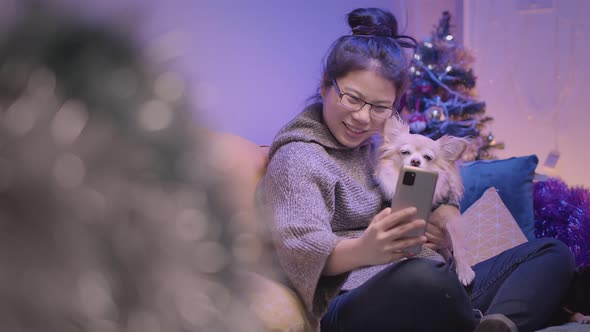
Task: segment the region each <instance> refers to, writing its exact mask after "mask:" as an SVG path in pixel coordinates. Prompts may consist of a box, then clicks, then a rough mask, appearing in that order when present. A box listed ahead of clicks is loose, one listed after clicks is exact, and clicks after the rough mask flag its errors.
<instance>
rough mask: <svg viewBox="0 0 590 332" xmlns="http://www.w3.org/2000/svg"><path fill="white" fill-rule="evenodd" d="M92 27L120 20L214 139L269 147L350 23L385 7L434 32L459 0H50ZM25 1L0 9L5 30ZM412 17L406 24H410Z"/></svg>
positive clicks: (0, 1) (413, 27) (6, 0)
mask: <svg viewBox="0 0 590 332" xmlns="http://www.w3.org/2000/svg"><path fill="white" fill-rule="evenodd" d="M52 1H54V2H58V3H61V4H63V5H64V6H65V7H67V8H68V9H70V10H72V11H75V12H76V13H78V14H80V15H83V16H86V17H88V18H91V19H98V20H107V21H109V20H110V21H124V22H125V23H126V25H127V26H128V27H130V28H131V29H134V30H136V32H137V34H138V35H139V37H140V39H141V40H142V42H143V43H144V44H145V46H146V48H148V50H149V52H150V53H151V54H153V55H154V57H156V58H158V59H159V60H160V61H162V62H163V63H164V64H166V65H168V66H171V67H172V68H176V69H177V70H178V71H179V72H180V73H181V74H182V76H184V77H185V78H186V79H187V80H188V84H187V85H186V86H185V91H187V92H188V93H190V94H191V95H192V96H194V99H195V105H197V106H198V107H199V109H200V112H199V114H200V115H201V117H202V118H203V119H204V120H205V121H206V123H207V125H208V126H209V127H211V128H213V129H215V130H220V131H227V132H231V133H234V134H238V135H242V136H244V137H246V138H248V139H251V140H253V141H255V142H257V143H259V144H268V143H269V142H270V141H271V140H272V138H273V137H274V135H275V133H276V132H277V131H278V130H279V129H280V127H281V126H282V125H284V124H285V123H286V122H287V121H288V120H290V119H291V118H293V117H294V116H295V115H296V114H297V113H298V112H299V111H300V110H301V109H302V107H303V106H304V105H305V102H306V99H307V98H308V97H309V96H311V95H313V94H314V93H315V92H316V89H317V86H318V83H319V79H320V72H321V66H322V59H323V58H324V56H325V54H326V51H327V49H328V47H329V45H330V44H331V43H332V42H333V41H334V40H335V39H336V38H338V37H339V36H341V35H343V34H347V33H349V30H348V29H347V25H346V23H345V15H346V13H348V12H349V11H351V10H352V9H354V8H357V7H382V8H386V9H389V10H391V11H392V12H394V13H395V14H396V16H397V17H398V20H399V23H400V26H401V30H402V32H405V33H409V34H412V35H415V36H417V37H418V39H419V38H421V37H422V36H425V35H427V34H429V33H430V30H431V28H432V26H433V25H434V23H436V21H437V20H438V18H439V16H440V14H441V12H442V11H443V10H447V9H450V10H451V11H454V10H455V7H456V3H457V2H458V1H457V0H444V1H438V0H419V1H416V0H400V1H391V0H363V1H361V0H324V1H263V0H248V1H240V0H197V1H195V0H168V1H164V0H147V1H146V0H124V1H122V0H102V1H90V0H83V1H81V0H52ZM18 2H19V0H0V8H3V9H2V11H1V12H0V21H2V19H6V18H9V17H11V16H12V15H11V13H12V9H14V7H15V4H16V3H18ZM408 17H410V20H409V22H408V19H407V18H408Z"/></svg>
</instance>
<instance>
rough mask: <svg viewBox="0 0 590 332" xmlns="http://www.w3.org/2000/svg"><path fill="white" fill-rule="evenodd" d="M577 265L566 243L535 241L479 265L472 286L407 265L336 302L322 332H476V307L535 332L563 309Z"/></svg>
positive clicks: (415, 263) (415, 262) (423, 264)
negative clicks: (564, 297)
mask: <svg viewBox="0 0 590 332" xmlns="http://www.w3.org/2000/svg"><path fill="white" fill-rule="evenodd" d="M574 265H575V264H574V258H573V255H572V253H571V252H570V250H569V248H567V246H565V245H564V244H563V243H562V242H561V241H558V240H555V239H549V238H543V239H537V240H533V241H530V242H527V243H523V244H521V245H519V246H517V247H515V248H512V249H510V250H507V251H505V252H503V253H501V254H499V255H498V256H495V257H492V258H490V259H488V260H486V261H483V262H481V263H479V264H477V265H475V266H474V267H473V269H474V271H475V273H476V276H475V280H474V281H473V283H472V284H471V285H470V286H469V287H468V288H464V287H463V286H462V285H461V284H460V283H459V280H458V279H457V275H456V274H455V272H454V271H452V270H450V269H449V267H448V266H447V265H446V264H444V263H438V262H434V261H431V260H427V259H409V260H406V261H403V262H400V263H398V264H395V265H393V266H391V267H388V268H387V269H385V270H383V271H381V272H380V273H378V274H377V275H375V276H374V277H373V278H371V279H370V280H368V281H367V282H366V283H364V284H363V285H362V286H360V287H358V288H356V289H354V290H352V291H349V292H346V293H343V294H341V295H339V296H338V297H336V298H335V299H334V300H333V301H332V302H331V303H330V306H329V308H328V312H327V313H326V315H325V316H324V317H323V318H322V321H321V331H322V332H335V331H371V332H378V331H388V332H389V331H400V332H403V331H425V332H435V331H453V332H462V331H464V332H471V331H473V329H474V328H475V325H476V324H477V322H478V319H477V318H476V317H475V315H474V312H473V309H479V310H481V311H482V312H483V313H484V314H493V313H502V314H504V315H506V316H507V317H508V318H510V319H511V320H512V321H514V323H515V324H516V325H517V326H518V328H519V332H527V331H535V330H537V329H540V328H542V327H543V326H544V324H546V322H547V321H548V320H549V318H550V317H551V315H552V313H553V312H554V311H556V310H557V309H558V308H559V305H560V302H561V300H562V298H563V296H564V295H565V293H566V291H567V288H568V285H569V283H570V280H571V278H572V276H573V271H574Z"/></svg>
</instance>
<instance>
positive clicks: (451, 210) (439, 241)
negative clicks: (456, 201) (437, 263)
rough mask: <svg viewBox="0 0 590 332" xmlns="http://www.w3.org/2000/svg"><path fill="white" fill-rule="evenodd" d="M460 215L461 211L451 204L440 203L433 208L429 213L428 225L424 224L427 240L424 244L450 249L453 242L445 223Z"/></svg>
mask: <svg viewBox="0 0 590 332" xmlns="http://www.w3.org/2000/svg"><path fill="white" fill-rule="evenodd" d="M460 217H461V212H460V211H459V209H457V208H456V207H454V206H452V205H441V206H439V207H438V208H437V209H436V210H434V211H433V212H432V213H431V214H430V219H429V222H428V225H426V238H427V239H428V241H427V242H426V244H424V246H425V247H428V248H430V249H433V250H439V249H449V250H451V249H452V247H453V242H452V241H451V235H450V234H449V231H448V229H447V224H448V223H449V222H450V221H451V220H453V219H455V218H460Z"/></svg>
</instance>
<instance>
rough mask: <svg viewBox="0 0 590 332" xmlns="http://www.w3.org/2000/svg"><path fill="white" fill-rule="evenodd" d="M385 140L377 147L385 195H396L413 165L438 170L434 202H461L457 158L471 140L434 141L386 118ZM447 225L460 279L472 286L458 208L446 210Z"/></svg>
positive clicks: (378, 173) (377, 174) (377, 175)
mask: <svg viewBox="0 0 590 332" xmlns="http://www.w3.org/2000/svg"><path fill="white" fill-rule="evenodd" d="M382 138H383V141H382V143H381V145H380V146H379V149H378V155H377V165H376V169H375V178H376V180H377V182H378V183H379V186H380V188H381V190H382V191H383V194H384V195H385V197H386V198H388V199H391V198H393V196H394V195H395V187H396V184H397V181H398V178H399V174H400V170H401V167H402V166H404V165H406V166H414V167H420V168H424V169H427V170H431V171H436V172H438V181H437V183H436V189H435V192H434V200H433V204H434V205H435V206H436V205H440V204H441V203H448V202H451V203H453V202H454V203H458V202H459V201H460V199H461V198H462V197H463V183H462V181H461V176H460V174H459V170H458V168H457V167H456V165H455V161H456V160H458V159H459V158H460V157H461V154H462V153H463V151H465V148H466V147H467V145H468V144H469V140H467V139H464V138H458V137H453V136H447V135H445V136H443V137H441V138H439V139H438V140H436V141H434V140H432V139H430V138H428V137H426V136H422V135H419V134H411V133H410V127H409V126H408V125H406V124H405V123H403V121H402V120H401V119H400V118H397V117H392V118H390V119H388V120H387V122H386V123H385V127H384V130H383V133H382ZM441 211H444V212H443V213H445V214H447V215H444V218H443V219H444V220H447V223H446V224H445V225H444V226H445V227H446V228H447V230H448V231H449V234H450V236H451V240H452V242H453V254H452V256H453V257H454V261H455V270H456V272H457V275H458V276H459V280H460V281H461V283H462V284H463V285H465V286H467V285H469V284H470V283H471V282H472V281H473V278H475V272H474V271H473V269H472V268H471V266H469V264H468V263H467V260H466V258H465V255H466V248H465V247H464V243H465V240H464V239H465V235H464V234H465V232H464V231H463V230H462V228H461V220H460V218H461V214H460V212H459V210H458V209H444V210H441ZM440 253H441V254H442V255H443V257H445V258H446V259H447V260H448V259H449V258H450V257H451V253H450V251H448V250H443V251H441V252H440Z"/></svg>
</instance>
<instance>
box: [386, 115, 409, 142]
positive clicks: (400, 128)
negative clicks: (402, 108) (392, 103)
mask: <svg viewBox="0 0 590 332" xmlns="http://www.w3.org/2000/svg"><path fill="white" fill-rule="evenodd" d="M408 133H410V127H409V126H408V125H407V124H405V123H404V120H403V119H402V118H401V117H400V116H399V115H397V114H396V115H394V116H392V117H390V118H389V119H387V120H385V124H384V125H383V133H382V136H383V140H384V141H386V142H390V141H392V140H393V139H395V138H396V137H398V136H400V135H401V134H408Z"/></svg>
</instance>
